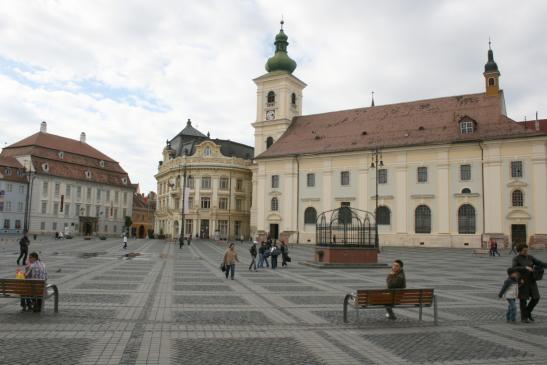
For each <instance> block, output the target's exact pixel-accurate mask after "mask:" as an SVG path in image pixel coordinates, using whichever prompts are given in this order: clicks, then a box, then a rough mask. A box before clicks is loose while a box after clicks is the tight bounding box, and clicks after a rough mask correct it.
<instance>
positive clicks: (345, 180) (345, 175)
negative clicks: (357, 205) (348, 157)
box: [340, 171, 349, 186]
mask: <svg viewBox="0 0 547 365" xmlns="http://www.w3.org/2000/svg"><path fill="white" fill-rule="evenodd" d="M340 185H342V186H347V185H349V171H342V172H341V173H340Z"/></svg>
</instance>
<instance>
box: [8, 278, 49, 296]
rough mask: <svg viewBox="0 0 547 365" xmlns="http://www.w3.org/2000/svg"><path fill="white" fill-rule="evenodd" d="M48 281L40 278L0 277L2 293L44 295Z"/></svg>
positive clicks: (9, 294)
mask: <svg viewBox="0 0 547 365" xmlns="http://www.w3.org/2000/svg"><path fill="white" fill-rule="evenodd" d="M45 285H46V282H45V280H39V279H0V295H3V296H12V295H18V296H21V297H42V296H43V295H44V289H45Z"/></svg>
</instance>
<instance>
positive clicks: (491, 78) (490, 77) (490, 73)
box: [483, 41, 500, 96]
mask: <svg viewBox="0 0 547 365" xmlns="http://www.w3.org/2000/svg"><path fill="white" fill-rule="evenodd" d="M483 75H484V81H485V83H486V95H487V96H497V95H499V93H500V84H499V79H500V72H499V70H498V65H497V63H496V61H494V52H493V51H492V47H491V43H490V41H488V62H486V64H485V65H484V73H483Z"/></svg>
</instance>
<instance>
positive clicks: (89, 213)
mask: <svg viewBox="0 0 547 365" xmlns="http://www.w3.org/2000/svg"><path fill="white" fill-rule="evenodd" d="M85 215H86V217H90V216H91V205H89V204H88V205H86V206H85Z"/></svg>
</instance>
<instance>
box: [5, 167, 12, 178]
mask: <svg viewBox="0 0 547 365" xmlns="http://www.w3.org/2000/svg"><path fill="white" fill-rule="evenodd" d="M4 171H5V173H6V175H8V176H11V169H10V168H9V167H8V168H6V169H5V170H4Z"/></svg>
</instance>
